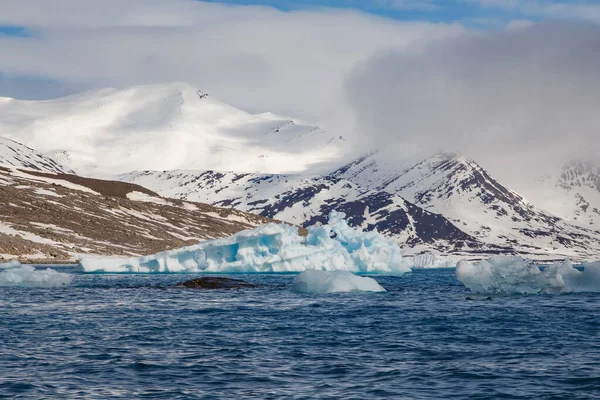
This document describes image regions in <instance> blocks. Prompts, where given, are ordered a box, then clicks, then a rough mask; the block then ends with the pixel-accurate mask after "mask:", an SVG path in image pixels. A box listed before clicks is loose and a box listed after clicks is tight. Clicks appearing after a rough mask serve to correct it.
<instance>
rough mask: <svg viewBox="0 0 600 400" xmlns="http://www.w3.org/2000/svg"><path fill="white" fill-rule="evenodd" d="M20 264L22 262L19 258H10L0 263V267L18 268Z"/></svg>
mask: <svg viewBox="0 0 600 400" xmlns="http://www.w3.org/2000/svg"><path fill="white" fill-rule="evenodd" d="M20 266H21V263H20V262H18V261H17V260H10V261H8V262H5V263H0V269H7V268H17V267H20Z"/></svg>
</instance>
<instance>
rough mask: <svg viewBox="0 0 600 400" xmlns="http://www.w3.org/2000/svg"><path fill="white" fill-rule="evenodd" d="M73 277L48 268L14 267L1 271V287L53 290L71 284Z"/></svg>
mask: <svg viewBox="0 0 600 400" xmlns="http://www.w3.org/2000/svg"><path fill="white" fill-rule="evenodd" d="M72 280H73V276H72V275H70V274H65V273H63V272H58V271H55V270H53V269H50V268H47V269H45V270H41V269H35V267H33V266H31V265H12V266H10V268H7V269H3V270H0V286H9V287H30V288H53V287H60V286H66V285H69V284H70V283H71V281H72Z"/></svg>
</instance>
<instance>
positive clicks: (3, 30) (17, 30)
mask: <svg viewBox="0 0 600 400" xmlns="http://www.w3.org/2000/svg"><path fill="white" fill-rule="evenodd" d="M0 36H28V34H27V29H26V28H25V27H22V26H13V25H0Z"/></svg>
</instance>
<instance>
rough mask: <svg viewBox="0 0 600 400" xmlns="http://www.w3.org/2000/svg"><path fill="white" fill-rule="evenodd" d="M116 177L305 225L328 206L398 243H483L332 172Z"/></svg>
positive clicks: (466, 248) (473, 247) (450, 246)
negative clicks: (309, 174) (327, 173)
mask: <svg viewBox="0 0 600 400" xmlns="http://www.w3.org/2000/svg"><path fill="white" fill-rule="evenodd" d="M120 179H121V180H123V181H126V182H135V183H137V184H140V185H143V186H147V187H152V188H153V190H156V191H158V192H160V193H161V194H162V195H163V196H166V197H173V198H178V199H186V200H193V201H200V202H205V203H209V204H213V205H217V206H222V207H234V208H236V209H239V210H244V211H249V212H253V213H257V214H260V215H262V216H265V217H268V218H274V219H278V220H281V221H286V222H289V223H293V224H297V225H302V226H310V225H313V224H314V223H316V222H326V220H327V215H328V214H329V213H330V212H331V211H333V210H337V211H342V212H344V213H346V215H347V217H348V220H349V222H350V224H351V225H353V226H360V227H362V228H363V229H366V230H372V229H377V230H378V231H379V232H381V233H384V234H387V235H389V236H392V237H395V238H396V239H397V240H398V241H399V242H401V243H403V244H405V245H410V246H416V247H417V248H423V246H421V245H427V247H428V248H435V249H437V250H442V251H446V252H450V251H454V252H464V253H470V252H473V251H478V250H480V249H481V248H482V244H481V243H479V242H478V241H477V240H475V239H474V238H473V237H471V236H470V235H467V234H465V233H464V232H463V231H461V230H460V229H458V228H457V227H456V226H455V225H453V224H452V223H450V222H449V221H448V220H447V219H446V218H444V217H443V216H442V215H437V214H433V213H430V212H427V211H425V210H423V209H422V208H420V207H418V206H415V205H414V204H411V203H409V202H407V201H406V200H404V199H403V198H402V197H401V196H398V195H394V194H391V193H387V192H385V191H376V190H365V189H363V188H361V187H360V186H359V185H356V184H354V183H352V182H350V181H349V180H346V179H341V178H337V177H335V176H328V175H324V176H302V175H265V174H244V173H241V174H240V173H235V172H228V173H221V172H215V171H205V172H198V171H163V172H158V171H143V172H132V173H129V174H125V175H122V176H121V177H120Z"/></svg>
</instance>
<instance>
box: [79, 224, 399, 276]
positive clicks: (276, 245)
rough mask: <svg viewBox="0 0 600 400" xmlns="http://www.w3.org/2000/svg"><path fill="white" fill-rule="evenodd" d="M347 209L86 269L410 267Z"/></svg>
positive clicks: (94, 262)
mask: <svg viewBox="0 0 600 400" xmlns="http://www.w3.org/2000/svg"><path fill="white" fill-rule="evenodd" d="M344 217H345V216H344V214H343V213H338V212H332V213H331V214H330V216H329V224H328V225H322V226H319V227H312V228H309V230H308V231H309V233H308V236H307V237H302V236H300V235H299V233H298V228H297V227H294V226H290V225H286V224H274V223H269V224H266V225H261V226H259V227H256V228H253V229H248V230H245V231H242V232H239V233H237V234H235V235H233V236H231V237H228V238H223V239H215V240H209V241H205V242H201V243H199V244H196V245H193V246H187V247H183V248H180V249H176V250H171V251H165V252H162V253H158V254H155V255H151V256H145V257H139V258H106V257H94V258H89V257H86V258H83V259H82V260H81V266H82V267H83V269H84V271H86V272H116V273H173V272H180V273H181V272H183V273H191V272H194V273H196V272H301V271H305V270H326V271H351V272H369V273H386V274H403V273H405V272H410V270H411V269H410V266H409V265H408V264H407V263H406V261H405V260H403V259H402V256H401V254H400V248H399V247H398V245H397V244H396V243H395V242H394V241H393V240H390V239H387V238H385V237H384V236H383V235H381V234H379V233H377V232H362V231H359V230H356V229H353V228H351V227H349V226H348V224H347V223H346V221H345V220H344Z"/></svg>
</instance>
